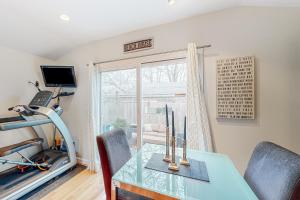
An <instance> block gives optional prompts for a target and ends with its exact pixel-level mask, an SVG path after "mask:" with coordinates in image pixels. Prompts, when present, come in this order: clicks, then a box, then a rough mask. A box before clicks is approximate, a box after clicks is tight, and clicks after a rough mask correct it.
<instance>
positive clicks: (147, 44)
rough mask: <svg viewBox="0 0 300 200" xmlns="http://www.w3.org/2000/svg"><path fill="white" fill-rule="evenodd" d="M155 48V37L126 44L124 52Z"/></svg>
mask: <svg viewBox="0 0 300 200" xmlns="http://www.w3.org/2000/svg"><path fill="white" fill-rule="evenodd" d="M151 48H153V38H149V39H145V40H139V41H135V42H130V43H126V44H124V50H123V51H124V53H129V52H135V51H141V50H146V49H151Z"/></svg>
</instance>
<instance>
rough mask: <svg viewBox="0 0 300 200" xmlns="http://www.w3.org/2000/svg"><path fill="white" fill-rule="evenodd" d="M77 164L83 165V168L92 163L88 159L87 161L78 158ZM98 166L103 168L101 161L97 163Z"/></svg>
mask: <svg viewBox="0 0 300 200" xmlns="http://www.w3.org/2000/svg"><path fill="white" fill-rule="evenodd" d="M77 163H78V164H80V165H83V166H86V167H88V166H89V164H90V163H91V161H90V160H88V159H85V158H81V157H77ZM96 164H97V165H98V166H101V164H100V162H99V161H98V162H96Z"/></svg>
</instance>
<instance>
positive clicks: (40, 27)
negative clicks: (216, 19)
mask: <svg viewBox="0 0 300 200" xmlns="http://www.w3.org/2000/svg"><path fill="white" fill-rule="evenodd" d="M242 5H254V6H300V0H176V3H175V5H173V6H169V5H168V3H167V0H1V1H0V45H2V46H8V47H10V48H15V49H19V50H22V51H26V52H29V53H32V54H35V55H39V56H44V57H48V58H52V59H55V58H58V57H59V56H61V55H63V54H64V53H66V52H68V51H69V50H70V49H72V48H74V47H76V46H78V45H82V44H85V43H88V42H91V41H94V40H100V39H104V38H107V37H112V36H115V35H118V34H121V33H125V32H129V31H133V30H137V29H141V28H145V27H150V26H154V25H158V24H163V23H168V22H171V21H176V20H178V19H182V18H186V17H190V16H193V15H196V14H201V13H207V12H211V11H216V10H221V9H225V8H230V7H235V6H242ZM61 14H67V15H69V16H70V18H71V20H70V21H69V22H68V23H66V22H63V21H61V20H60V19H59V16H60V15H61Z"/></svg>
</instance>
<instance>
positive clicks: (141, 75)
mask: <svg viewBox="0 0 300 200" xmlns="http://www.w3.org/2000/svg"><path fill="white" fill-rule="evenodd" d="M184 55H185V53H180V54H179V53H176V54H172V55H167V56H165V55H158V56H154V57H145V58H143V59H136V60H125V61H118V62H114V63H107V64H105V65H102V66H99V68H100V70H101V71H102V72H101V73H100V76H101V81H100V84H101V85H100V88H101V102H100V103H101V119H100V120H101V133H105V132H108V131H111V130H112V129H114V128H122V129H124V130H125V132H126V135H127V139H128V141H129V144H130V147H131V148H132V149H136V148H140V147H141V145H142V144H144V143H154V144H165V135H166V132H165V116H166V113H165V105H166V104H168V106H169V114H170V117H169V118H170V122H171V110H174V111H175V128H176V133H177V136H178V137H182V135H183V123H184V116H185V115H186V107H187V106H186V102H187V100H186V88H187V84H186V83H187V73H186V62H185V59H182V57H183V56H184ZM179 58H180V59H179ZM157 60H164V61H163V62H156V61H157ZM165 60H168V61H165ZM142 61H143V62H146V61H147V63H144V64H142V63H143V62H142ZM125 66H134V67H131V68H126V67H125ZM170 124H171V123H170Z"/></svg>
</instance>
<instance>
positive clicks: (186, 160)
mask: <svg viewBox="0 0 300 200" xmlns="http://www.w3.org/2000/svg"><path fill="white" fill-rule="evenodd" d="M182 148H183V149H182V151H183V155H182V158H181V159H180V164H181V165H185V166H190V163H189V161H188V159H187V158H186V140H183V144H182Z"/></svg>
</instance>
